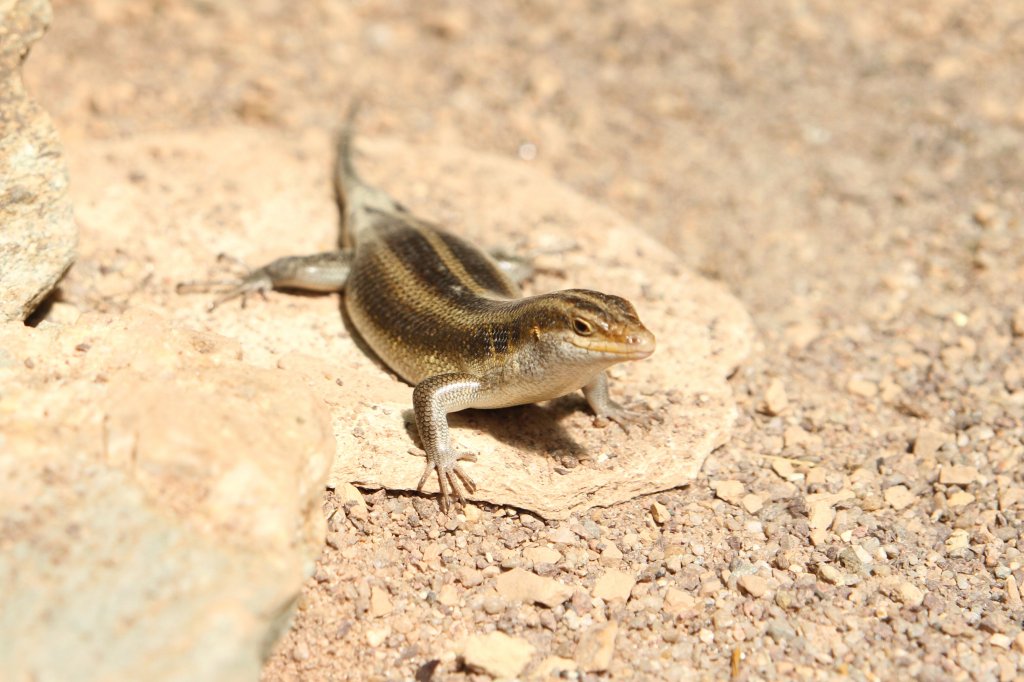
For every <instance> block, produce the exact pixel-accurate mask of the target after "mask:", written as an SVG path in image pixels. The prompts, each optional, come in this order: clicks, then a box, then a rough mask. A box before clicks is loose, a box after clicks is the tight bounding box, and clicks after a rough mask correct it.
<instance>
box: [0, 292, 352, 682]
mask: <svg viewBox="0 0 1024 682" xmlns="http://www.w3.org/2000/svg"><path fill="white" fill-rule="evenodd" d="M240 357H241V353H240V350H239V347H238V345H237V343H235V342H233V341H231V340H228V339H226V338H223V337H219V336H216V335H213V334H207V333H201V332H192V331H186V330H182V329H180V328H176V327H173V326H171V325H168V324H167V323H166V322H165V321H163V320H161V319H160V318H159V317H157V316H156V315H155V314H153V313H147V312H142V311H130V312H128V313H126V314H124V315H121V316H112V315H105V314H95V313H94V314H87V315H84V316H83V317H82V318H81V319H80V320H79V321H78V322H77V323H76V324H74V325H73V326H58V325H54V324H47V323H44V324H43V325H41V326H40V328H38V329H33V328H30V327H26V326H24V325H22V324H20V323H9V324H7V325H5V326H0V603H2V604H3V605H4V606H3V609H0V670H3V671H4V677H5V679H13V680H18V679H40V680H47V679H53V680H57V679H76V680H107V679H140V680H141V679H154V680H155V679H190V680H252V679H255V678H256V677H257V676H258V674H259V669H260V665H261V663H262V661H263V659H264V658H265V657H266V656H267V655H269V652H270V646H271V645H272V644H273V642H274V641H275V640H276V639H277V637H278V636H279V634H280V633H281V632H282V631H283V630H284V628H285V626H286V625H287V623H288V622H289V619H290V617H291V613H292V611H293V608H294V605H295V601H296V599H297V596H298V593H299V590H300V588H301V586H302V581H303V579H304V577H305V576H306V575H308V574H310V573H311V572H312V566H313V561H314V560H315V559H316V557H317V556H318V555H319V553H320V549H321V546H322V542H323V536H324V519H323V513H322V510H321V508H320V501H321V498H322V491H323V484H324V481H325V478H326V474H327V471H328V466H329V462H330V459H331V455H332V452H333V442H332V439H331V435H330V426H329V418H328V416H327V414H326V410H325V409H324V408H323V406H322V405H321V404H320V402H319V401H318V400H317V399H316V398H315V397H313V395H312V394H311V392H310V391H309V390H308V389H307V388H306V387H305V386H303V385H302V383H301V381H298V380H296V379H295V378H294V377H290V376H289V375H288V374H287V373H284V372H279V371H273V370H265V369H256V368H253V367H250V366H247V365H245V364H244V363H242V362H240ZM140 624H141V625H140ZM56 652H59V655H57V653H56Z"/></svg>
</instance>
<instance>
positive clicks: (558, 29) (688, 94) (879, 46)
mask: <svg viewBox="0 0 1024 682" xmlns="http://www.w3.org/2000/svg"><path fill="white" fill-rule="evenodd" d="M55 12H56V19H55V24H54V26H53V28H52V30H51V32H50V33H49V34H48V35H47V36H46V38H45V39H44V40H43V41H42V42H41V43H40V44H39V46H38V47H37V49H36V50H35V51H34V53H33V55H32V58H31V60H30V62H29V65H28V67H27V80H28V85H29V87H30V88H31V89H32V91H33V92H34V93H35V95H36V96H37V97H38V98H39V100H40V101H41V103H42V104H43V105H44V106H45V107H46V108H47V109H48V110H49V111H50V112H51V113H52V114H53V116H54V118H55V120H56V123H57V126H58V129H59V130H60V131H61V132H62V135H63V137H64V140H65V143H66V145H67V146H68V148H69V149H70V150H73V149H74V147H75V145H76V144H81V143H82V142H83V141H86V140H90V139H96V138H115V137H121V136H126V135H131V134H135V133H139V132H154V131H163V130H168V131H169V130H180V129H202V128H204V127H207V126H212V125H230V124H233V123H238V122H244V123H247V124H256V125H262V126H266V127H269V128H273V129H276V130H281V131H285V132H286V133H294V134H296V135H300V134H302V133H303V131H308V130H321V131H322V130H331V129H334V128H335V127H336V125H337V122H338V120H339V117H340V112H341V111H343V109H344V107H345V105H346V104H347V102H348V100H349V98H350V97H351V96H352V95H353V94H354V93H359V94H361V95H362V96H363V98H364V99H365V106H364V113H363V121H364V124H363V126H364V129H365V132H366V134H367V135H378V134H387V135H390V136H393V137H398V138H401V139H403V140H405V141H406V142H408V143H410V144H415V143H429V144H446V145H447V144H450V145H458V146H463V147H467V148H470V149H477V150H482V151H487V152H490V153H496V154H500V155H505V156H507V157H509V158H516V157H519V158H521V159H524V160H525V161H528V162H529V163H531V164H533V165H534V166H535V167H537V168H538V169H540V170H541V171H542V172H546V173H548V174H550V175H551V176H554V177H557V178H558V179H559V180H561V181H563V182H566V183H567V184H569V185H571V186H573V187H575V188H576V189H578V190H580V191H581V192H583V193H584V194H586V195H587V196H589V197H591V198H592V199H593V200H595V201H597V202H599V203H602V204H606V205H609V206H611V207H612V208H614V209H616V210H618V211H620V212H622V213H623V214H625V215H626V216H628V217H630V218H631V219H632V220H634V221H635V222H637V223H638V224H640V225H642V226H643V227H644V228H645V229H647V230H648V231H649V232H650V234H652V235H654V236H656V237H657V238H659V239H661V240H662V241H663V242H664V243H666V244H667V245H668V246H669V247H670V248H672V249H673V250H674V251H675V252H677V253H678V255H679V258H680V259H681V260H682V261H683V262H684V263H686V264H687V265H689V266H691V267H692V268H694V269H696V270H699V271H701V272H703V273H705V274H707V275H709V276H712V277H714V278H717V279H719V280H721V281H722V282H723V283H725V284H726V286H728V287H729V288H730V289H731V290H732V291H733V292H735V293H736V294H737V295H738V296H739V297H740V298H741V299H742V300H743V302H744V303H745V304H746V305H747V306H748V309H749V310H750V312H751V314H752V315H753V317H754V320H755V323H756V325H757V327H758V330H759V333H760V337H759V344H758V348H757V350H756V352H755V355H754V357H753V358H751V359H750V360H749V361H748V362H746V363H745V364H744V366H743V367H741V369H740V370H739V371H738V372H737V373H736V375H735V376H734V377H733V379H732V383H733V387H734V389H735V391H736V393H737V396H738V399H739V403H740V412H741V418H740V422H739V425H738V429H737V433H736V435H735V437H734V439H733V440H732V442H730V443H729V444H728V445H726V446H725V447H723V448H722V449H720V450H719V451H717V452H716V453H715V454H714V455H713V456H712V457H711V458H710V459H709V460H708V462H707V463H706V465H705V467H704V471H703V475H702V477H701V478H698V479H697V480H696V481H695V482H694V484H693V485H691V486H689V487H687V488H685V489H679V490H674V491H670V492H667V493H663V494H659V495H657V496H655V497H653V498H647V499H640V500H635V501H633V502H630V503H626V504H622V505H619V506H616V507H614V508H611V509H606V510H599V511H595V512H592V513H589V514H587V515H584V516H582V517H577V518H574V519H573V520H571V521H570V522H568V523H564V522H560V523H553V524H550V525H548V524H545V523H544V522H542V521H539V520H537V519H536V518H533V517H530V516H529V515H525V514H518V513H516V512H515V511H514V510H509V509H502V508H496V509H491V508H484V509H480V510H476V509H473V510H472V512H471V513H470V514H468V515H467V517H465V518H460V519H455V520H447V519H445V518H443V517H440V516H438V515H437V514H436V511H435V510H434V507H432V506H431V503H430V501H429V500H424V499H421V498H418V497H415V496H402V495H388V494H385V493H375V494H373V495H370V496H368V499H367V501H368V502H369V507H368V510H367V511H365V512H363V511H362V510H361V507H359V506H358V505H355V506H353V505H352V504H349V505H347V506H346V505H345V504H344V500H342V499H339V497H338V496H337V495H334V494H333V493H332V494H331V495H329V496H328V499H327V501H326V511H327V513H328V514H329V515H330V516H331V521H329V525H330V527H331V532H330V535H329V538H328V547H327V548H325V551H324V555H323V558H322V560H321V563H320V566H319V568H318V570H317V573H316V575H315V576H314V577H313V578H312V579H310V581H309V583H308V585H307V588H306V591H305V594H304V595H303V598H302V601H301V603H300V612H299V616H298V617H297V619H296V622H295V627H294V629H293V630H292V631H291V632H290V633H289V634H288V635H287V636H286V637H285V639H284V640H283V641H282V642H281V644H280V645H279V648H278V649H277V651H276V653H275V654H274V655H273V657H272V658H271V659H270V661H269V662H268V664H267V667H266V670H265V674H264V679H265V680H267V681H268V682H269V681H271V680H273V681H276V680H321V679H323V680H327V679H379V680H385V679H410V678H413V677H414V676H415V677H416V678H417V679H429V678H430V675H431V674H433V675H434V677H435V679H442V678H443V679H478V678H479V679H485V678H486V675H484V674H482V673H478V672H474V671H471V670H466V669H465V668H464V667H463V666H462V664H461V663H460V662H459V660H458V659H457V658H456V653H457V652H458V651H459V648H460V647H461V642H462V640H464V639H465V638H466V636H467V635H469V634H473V633H478V632H485V631H487V630H491V629H494V628H497V629H498V630H500V631H502V632H505V633H508V634H510V635H513V636H515V637H516V638H519V639H521V640H524V641H526V642H529V643H530V644H531V645H532V646H534V647H535V650H536V651H535V654H534V658H533V661H534V663H533V665H534V666H535V667H536V665H537V664H538V663H539V662H540V661H542V660H544V659H548V658H549V657H552V656H557V657H561V658H566V659H573V658H576V659H578V661H579V662H580V664H581V665H582V667H583V668H584V669H587V668H589V669H591V670H594V671H595V672H583V673H569V675H570V677H571V676H573V675H577V674H579V675H582V676H584V677H591V676H596V675H608V676H611V677H614V678H622V679H625V678H630V677H640V678H665V679H689V678H693V677H697V678H701V677H706V678H708V679H724V678H726V677H729V676H732V677H734V678H736V679H751V680H754V679H830V678H834V677H836V676H838V675H847V676H849V677H851V678H852V679H869V680H870V679H896V678H911V677H917V678H918V679H927V680H941V679H979V680H989V679H993V680H1012V679H1015V678H1017V677H1019V675H1020V674H1021V671H1022V670H1024V668H1022V667H1021V660H1022V651H1024V636H1021V634H1020V633H1021V620H1022V617H1024V608H1022V605H1021V599H1020V594H1019V591H1018V586H1019V585H1020V584H1021V583H1022V581H1024V570H1022V567H1024V560H1022V556H1021V552H1020V550H1019V542H1020V539H1019V538H1020V516H1021V513H1022V504H1024V482H1022V474H1021V468H1020V466H1019V463H1020V461H1021V457H1022V451H1024V441H1022V438H1024V417H1022V415H1024V226H1022V213H1024V194H1022V189H1021V188H1022V181H1024V164H1022V163H1021V149H1022V148H1024V94H1022V93H1024V5H1022V4H1021V3H1019V2H1015V1H1014V0H998V1H993V2H989V3H975V2H964V1H959V0H929V1H925V0H914V1H911V2H904V3H889V2H883V1H881V0H878V1H870V2H827V1H825V0H805V1H803V2H795V1H789V0H770V1H768V2H761V3H748V2H743V1H742V0H732V1H726V2H700V1H698V2H661V3H654V2H651V3H644V2H638V1H635V0H631V1H627V2H617V3H608V2H581V1H570V2H565V3H559V4H558V5H557V7H556V4H555V3H550V4H546V3H539V2H524V3H517V4H512V3H498V2H478V3H473V4H472V5H469V4H468V3H467V4H466V5H462V4H458V3H450V4H447V5H440V4H434V3H412V2H404V3H403V2H388V1H387V0H367V1H366V2H358V3H351V4H349V3H326V2H307V3H287V2H278V1H275V0H259V1H257V2H249V3H247V2H238V1H228V2H222V3H205V2H194V3H173V2H166V1H155V0H154V1H151V2H135V3H119V2H114V1H112V0H91V1H90V0H85V1H82V2H56V3H55ZM527 199H528V198H527ZM678 295H679V296H685V295H686V292H678ZM655 502H657V505H658V506H655V505H654V503H655ZM652 509H653V510H654V511H653V513H652ZM537 549H549V550H554V551H555V552H557V556H556V555H555V554H550V553H547V554H545V553H537V552H536V551H532V550H537ZM512 567H522V568H526V569H530V570H532V571H533V572H534V573H538V574H540V575H542V576H545V577H551V578H554V579H556V580H558V581H560V582H562V583H565V584H567V585H569V586H571V587H572V589H573V596H572V598H571V599H570V600H568V601H566V602H565V604H562V605H558V606H556V607H554V608H548V607H546V606H542V605H528V606H523V607H516V606H515V605H514V603H513V602H510V601H509V600H507V599H505V598H504V597H503V596H502V594H500V590H499V591H498V593H495V588H494V587H493V586H492V584H493V582H494V580H493V576H494V575H495V573H496V572H498V571H500V570H501V569H509V568H512ZM614 571H621V572H622V573H624V574H625V575H627V576H629V579H628V580H627V581H626V582H627V585H626V587H625V593H626V596H628V599H626V598H622V597H620V598H615V597H614V596H613V593H614V592H615V590H614V589H611V588H612V587H614V586H610V585H609V584H608V582H607V580H606V582H605V583H604V584H603V585H602V586H599V582H600V579H602V578H603V577H604V576H608V575H611V576H612V578H615V577H616V576H619V574H618V573H615V572H614ZM619 577H621V576H619ZM608 580H611V578H609V579H608ZM632 580H636V581H637V582H636V584H635V585H632V586H631V587H630V585H629V584H628V583H629V582H630V581H632ZM608 589H611V592H608V591H607V590H608ZM597 594H604V597H601V596H596V595H597ZM605 597H607V598H605ZM612 622H613V623H616V624H617V637H615V633H614V632H613V633H611V639H612V640H614V656H613V657H612V659H611V662H610V663H608V664H607V665H603V664H602V662H601V661H599V660H596V659H598V658H600V656H599V654H600V652H601V644H602V641H601V636H602V635H601V633H603V635H604V636H605V638H606V639H607V635H608V631H607V630H602V628H603V624H604V623H612ZM595 652H597V653H595ZM435 661H436V662H435ZM564 665H567V664H563V667H564ZM602 667H606V668H607V671H604V672H597V670H598V669H600V668H602Z"/></svg>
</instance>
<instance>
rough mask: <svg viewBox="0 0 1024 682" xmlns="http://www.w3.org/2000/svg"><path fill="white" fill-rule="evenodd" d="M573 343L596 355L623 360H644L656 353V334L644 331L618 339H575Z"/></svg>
mask: <svg viewBox="0 0 1024 682" xmlns="http://www.w3.org/2000/svg"><path fill="white" fill-rule="evenodd" d="M573 343H574V344H576V345H577V346H579V347H580V348H585V349H587V350H589V351H591V352H594V353H604V354H607V355H614V356H616V357H619V358H622V359H623V360H643V359H644V358H646V357H649V356H650V355H651V353H653V352H654V348H655V345H656V344H655V341H654V334H652V333H651V332H649V331H647V330H646V329H644V330H643V331H639V332H633V333H630V334H625V335H623V336H620V337H618V338H608V337H605V338H603V339H594V338H580V337H576V338H574V339H573Z"/></svg>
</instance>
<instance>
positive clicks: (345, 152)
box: [334, 99, 404, 249]
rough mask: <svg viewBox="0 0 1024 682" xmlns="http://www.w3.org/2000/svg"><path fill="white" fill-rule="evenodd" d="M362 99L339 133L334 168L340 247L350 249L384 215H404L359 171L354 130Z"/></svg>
mask: <svg viewBox="0 0 1024 682" xmlns="http://www.w3.org/2000/svg"><path fill="white" fill-rule="evenodd" d="M358 113H359V100H358V99H355V100H353V101H352V104H351V105H349V108H348V114H347V115H346V116H345V124H344V125H343V126H342V128H341V132H339V133H338V146H337V155H338V156H337V160H336V162H335V166H334V193H335V197H336V198H337V200H338V208H339V209H340V211H341V220H342V224H341V236H340V239H339V246H341V248H342V249H349V248H352V247H353V246H355V244H356V242H358V241H359V239H360V235H362V234H363V233H367V232H369V231H372V229H373V227H374V226H375V225H376V224H377V223H379V222H380V214H382V213H395V212H402V211H404V209H403V208H402V206H401V205H400V204H399V203H398V202H396V201H395V200H394V199H392V198H391V197H390V196H388V194H387V193H386V192H383V191H381V190H379V189H377V188H376V187H373V186H372V185H368V184H366V182H364V181H363V179H362V178H361V177H359V173H358V172H356V168H355V162H354V161H353V160H352V156H353V145H352V138H353V135H354V133H353V130H354V128H355V120H356V115H357V114H358Z"/></svg>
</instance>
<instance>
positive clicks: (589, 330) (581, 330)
mask: <svg viewBox="0 0 1024 682" xmlns="http://www.w3.org/2000/svg"><path fill="white" fill-rule="evenodd" d="M572 330H573V331H574V332H576V333H577V334H579V335H580V336H590V335H591V334H593V333H594V328H593V327H592V326H591V325H590V323H589V322H587V321H586V320H584V319H583V318H582V317H575V318H573V320H572Z"/></svg>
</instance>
